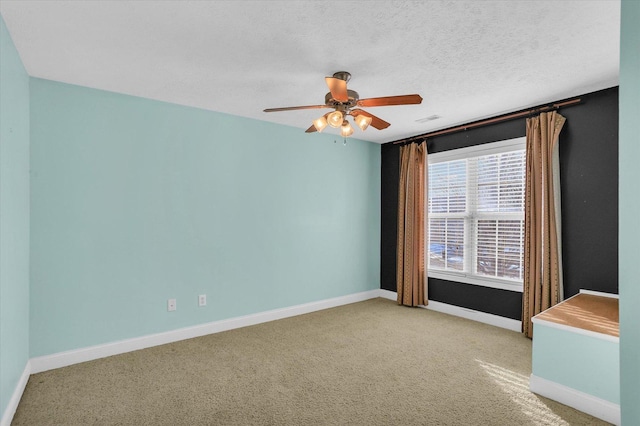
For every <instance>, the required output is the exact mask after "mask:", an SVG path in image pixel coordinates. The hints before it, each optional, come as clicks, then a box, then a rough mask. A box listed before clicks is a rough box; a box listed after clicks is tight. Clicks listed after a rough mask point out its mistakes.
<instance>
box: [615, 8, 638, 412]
mask: <svg viewBox="0 0 640 426" xmlns="http://www.w3.org/2000/svg"><path fill="white" fill-rule="evenodd" d="M621 16H622V22H621V26H622V28H621V37H620V148H619V149H620V151H619V156H620V172H619V173H620V186H619V191H620V192H619V195H620V197H619V212H620V213H619V215H620V223H619V227H620V228H619V229H620V231H621V232H620V236H619V243H618V244H619V253H620V254H619V260H618V264H619V272H620V368H621V371H622V374H621V399H622V403H621V410H622V424H623V425H638V424H640V309H639V308H638V306H640V274H638V264H640V254H639V253H640V225H639V224H638V218H639V217H640V191H639V190H638V183H640V167H639V165H640V25H639V23H640V2H639V1H637V0H632V1H627V0H625V1H622V13H621Z"/></svg>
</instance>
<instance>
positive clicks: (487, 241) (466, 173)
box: [427, 138, 525, 290]
mask: <svg viewBox="0 0 640 426" xmlns="http://www.w3.org/2000/svg"><path fill="white" fill-rule="evenodd" d="M433 157H435V158H433ZM524 176H525V151H524V138H519V139H517V140H510V141H504V142H498V143H493V144H487V145H481V146H479V147H472V148H465V149H461V150H455V151H447V152H446V153H441V154H440V153H439V154H431V155H430V156H429V180H428V183H429V189H428V190H429V193H428V218H429V223H428V230H429V238H428V241H429V242H428V260H427V262H428V267H429V268H428V269H429V275H430V276H437V277H440V278H445V279H449V280H455V281H462V282H470V283H473V284H481V285H489V286H493V287H500V288H508V289H511V290H521V283H522V274H523V243H524Z"/></svg>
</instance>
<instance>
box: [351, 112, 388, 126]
mask: <svg viewBox="0 0 640 426" xmlns="http://www.w3.org/2000/svg"><path fill="white" fill-rule="evenodd" d="M351 115H353V116H354V117H357V116H359V115H364V116H365V117H371V126H373V127H375V128H376V129H378V130H382V129H386V128H387V127H389V126H391V123H387V122H386V121H384V120H383V119H382V118H379V117H376V116H375V115H373V114H370V113H368V112H367V111H364V110H362V109H352V110H351Z"/></svg>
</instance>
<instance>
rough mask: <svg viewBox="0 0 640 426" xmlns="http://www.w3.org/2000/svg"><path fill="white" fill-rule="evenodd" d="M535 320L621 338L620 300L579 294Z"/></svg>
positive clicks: (537, 316) (541, 314)
mask: <svg viewBox="0 0 640 426" xmlns="http://www.w3.org/2000/svg"><path fill="white" fill-rule="evenodd" d="M535 318H537V319H540V320H544V321H549V322H553V323H556V324H562V325H566V326H569V327H576V328H581V329H583V330H588V331H593V332H595V333H602V334H606V335H609V336H615V337H620V323H619V321H620V319H619V313H618V299H617V298H614V297H606V296H595V295H592V294H585V293H579V294H578V295H576V296H574V297H572V298H570V299H567V300H565V301H564V302H561V303H558V304H557V305H555V306H553V307H551V308H549V309H547V310H546V311H544V312H542V313H540V314H538V315H536V316H535Z"/></svg>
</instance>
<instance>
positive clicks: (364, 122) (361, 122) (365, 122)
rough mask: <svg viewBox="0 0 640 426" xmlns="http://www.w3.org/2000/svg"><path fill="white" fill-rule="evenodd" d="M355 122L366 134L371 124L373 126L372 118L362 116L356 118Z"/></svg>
mask: <svg viewBox="0 0 640 426" xmlns="http://www.w3.org/2000/svg"><path fill="white" fill-rule="evenodd" d="M353 121H355V122H356V124H357V125H358V127H360V129H361V130H362V131H363V132H364V131H365V130H367V127H369V124H371V117H367V116H365V115H362V114H360V115H359V116H357V117H355V118H354V120H353Z"/></svg>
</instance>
